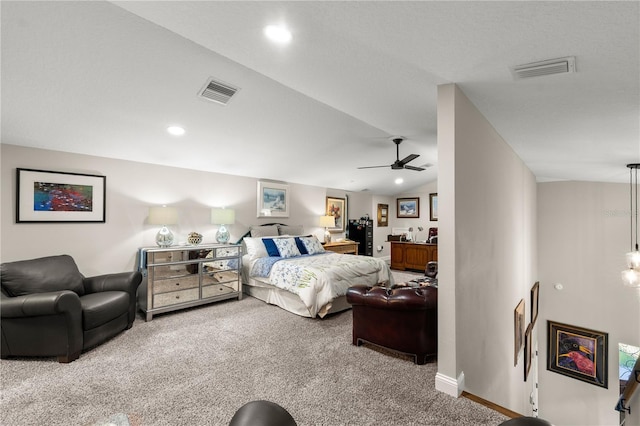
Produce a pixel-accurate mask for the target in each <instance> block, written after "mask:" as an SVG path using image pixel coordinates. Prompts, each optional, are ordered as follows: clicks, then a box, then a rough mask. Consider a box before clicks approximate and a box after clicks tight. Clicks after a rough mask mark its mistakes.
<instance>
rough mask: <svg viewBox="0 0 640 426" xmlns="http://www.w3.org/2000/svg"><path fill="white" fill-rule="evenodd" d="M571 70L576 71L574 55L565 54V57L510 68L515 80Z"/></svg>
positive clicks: (569, 71)
mask: <svg viewBox="0 0 640 426" xmlns="http://www.w3.org/2000/svg"><path fill="white" fill-rule="evenodd" d="M571 72H576V58H575V56H567V57H566V58H558V59H550V60H548V61H540V62H533V63H530V64H524V65H517V66H515V67H513V68H511V73H512V74H513V78H514V79H515V80H522V79H523V78H532V77H540V76H543V75H551V74H564V73H571Z"/></svg>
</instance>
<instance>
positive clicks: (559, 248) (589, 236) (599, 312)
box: [538, 165, 640, 425]
mask: <svg viewBox="0 0 640 426" xmlns="http://www.w3.org/2000/svg"><path fill="white" fill-rule="evenodd" d="M622 167H624V165H622V166H621V168H622ZM629 219H630V217H629V185H625V184H612V183H596V182H554V183H540V184H538V244H539V253H540V255H539V258H540V263H539V265H540V285H541V289H540V318H539V322H540V325H539V329H540V331H539V336H540V337H541V338H540V340H539V345H540V366H539V367H540V368H539V369H540V372H539V375H540V392H539V393H540V415H541V416H543V417H546V418H548V419H549V420H551V421H553V422H554V424H556V425H616V424H618V412H617V411H615V410H614V409H613V408H614V407H615V404H616V401H617V400H618V396H619V388H618V343H627V344H631V345H634V346H640V289H632V288H628V287H625V286H623V284H622V281H621V278H620V272H621V271H622V270H623V269H624V268H625V257H624V256H625V253H626V252H628V251H629V249H630V237H629V232H630V229H629V228H630V223H629V222H630V220H629ZM558 283H560V284H562V285H563V289H562V290H560V291H559V290H556V289H555V288H554V285H555V284H558ZM547 320H552V321H556V322H561V323H567V324H571V325H575V326H579V327H585V328H589V329H594V330H597V331H601V332H605V333H608V334H609V351H608V358H609V363H608V364H609V369H608V373H609V388H608V389H604V388H601V387H598V386H594V385H592V384H588V383H584V382H581V381H578V380H575V379H572V378H569V377H566V376H562V375H559V374H557V373H554V372H551V371H547V370H546V364H545V363H546V353H547V341H546V340H547V339H546V338H544V337H545V336H546V335H547V333H546V329H545V327H546V321H547ZM636 393H638V392H636ZM629 403H630V405H631V414H632V415H631V418H629V419H628V420H627V423H626V424H627V425H640V397H639V396H638V395H636V396H635V397H634V399H633V400H632V401H629Z"/></svg>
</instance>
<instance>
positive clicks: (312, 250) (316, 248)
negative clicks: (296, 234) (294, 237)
mask: <svg viewBox="0 0 640 426" xmlns="http://www.w3.org/2000/svg"><path fill="white" fill-rule="evenodd" d="M300 241H302V244H304V246H305V247H306V248H307V253H309V254H318V253H324V247H322V244H321V243H320V241H318V239H317V238H316V236H315V235H312V236H311V237H300Z"/></svg>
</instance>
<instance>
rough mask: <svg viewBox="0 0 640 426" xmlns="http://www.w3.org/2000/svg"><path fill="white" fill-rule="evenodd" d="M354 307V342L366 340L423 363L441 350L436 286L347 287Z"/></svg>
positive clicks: (349, 299)
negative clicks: (439, 347)
mask: <svg viewBox="0 0 640 426" xmlns="http://www.w3.org/2000/svg"><path fill="white" fill-rule="evenodd" d="M347 302H349V303H350V304H351V305H352V307H353V309H352V311H353V344H354V345H356V346H360V345H361V344H362V342H363V341H365V342H369V343H373V344H375V345H379V346H382V347H384V348H387V349H392V350H395V351H399V352H403V353H406V354H410V355H413V356H414V357H415V363H416V364H424V363H425V362H426V360H427V358H429V357H434V359H435V356H436V355H437V353H438V289H437V288H436V287H430V286H425V287H416V288H412V287H400V288H393V289H388V288H385V287H367V286H364V285H363V286H353V287H350V288H349V289H348V290H347Z"/></svg>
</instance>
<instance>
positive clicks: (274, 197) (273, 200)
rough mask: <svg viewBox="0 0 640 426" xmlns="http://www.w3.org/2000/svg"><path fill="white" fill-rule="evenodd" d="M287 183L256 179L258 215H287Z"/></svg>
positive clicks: (288, 202)
mask: <svg viewBox="0 0 640 426" xmlns="http://www.w3.org/2000/svg"><path fill="white" fill-rule="evenodd" d="M289 192H290V191H289V185H287V184H285V183H278V182H269V181H258V193H257V215H258V217H289V206H290V201H289V198H290V197H289Z"/></svg>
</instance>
